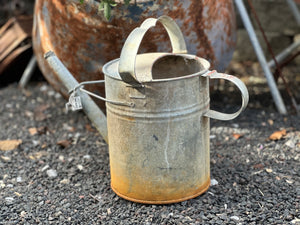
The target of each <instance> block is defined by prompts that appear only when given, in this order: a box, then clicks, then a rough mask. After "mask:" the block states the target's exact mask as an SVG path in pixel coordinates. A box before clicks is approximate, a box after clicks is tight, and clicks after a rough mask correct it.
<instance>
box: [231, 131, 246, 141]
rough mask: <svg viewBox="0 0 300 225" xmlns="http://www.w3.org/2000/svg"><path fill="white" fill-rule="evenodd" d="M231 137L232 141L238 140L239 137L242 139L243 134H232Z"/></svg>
mask: <svg viewBox="0 0 300 225" xmlns="http://www.w3.org/2000/svg"><path fill="white" fill-rule="evenodd" d="M232 136H233V137H234V139H236V140H238V139H240V138H241V137H243V136H244V135H243V134H237V133H233V134H232Z"/></svg>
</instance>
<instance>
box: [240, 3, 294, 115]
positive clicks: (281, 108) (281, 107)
mask: <svg viewBox="0 0 300 225" xmlns="http://www.w3.org/2000/svg"><path fill="white" fill-rule="evenodd" d="M286 1H287V3H288V5H289V7H290V8H291V10H292V13H293V15H294V17H295V19H296V21H297V24H298V25H300V13H299V10H298V8H297V5H296V4H295V2H294V0H286ZM235 4H236V6H237V9H238V11H239V13H240V16H241V19H242V21H243V24H244V26H245V28H246V30H247V32H248V35H249V38H250V41H251V43H252V46H253V48H254V51H255V53H256V56H257V58H258V61H259V63H260V65H261V67H262V69H263V71H264V74H265V77H266V79H267V82H268V85H269V87H270V91H271V95H272V97H273V100H274V102H275V105H276V108H277V110H278V112H279V113H281V114H287V110H286V107H285V104H284V102H283V100H282V97H281V95H280V92H279V90H278V88H277V85H276V82H275V79H274V77H273V74H272V72H271V68H272V67H274V66H275V62H274V60H271V61H269V62H267V60H266V57H265V55H264V52H263V50H262V48H261V46H260V44H259V41H258V39H257V36H256V33H255V30H254V28H253V26H252V23H251V20H250V17H249V14H248V12H247V10H246V8H245V5H244V2H243V0H235ZM299 45H300V41H299V42H296V43H293V44H291V45H290V46H288V47H287V48H286V49H284V50H283V51H282V52H281V53H280V54H278V55H277V56H276V60H277V61H278V62H282V61H283V60H284V59H285V58H286V57H287V56H289V55H290V54H291V53H292V51H293V50H294V49H296V48H297V47H298V46H299Z"/></svg>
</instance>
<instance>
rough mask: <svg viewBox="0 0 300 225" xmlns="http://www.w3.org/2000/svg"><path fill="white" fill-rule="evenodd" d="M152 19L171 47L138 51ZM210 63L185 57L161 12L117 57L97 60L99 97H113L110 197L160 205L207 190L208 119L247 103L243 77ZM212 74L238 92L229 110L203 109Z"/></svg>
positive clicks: (109, 111) (176, 33)
mask: <svg viewBox="0 0 300 225" xmlns="http://www.w3.org/2000/svg"><path fill="white" fill-rule="evenodd" d="M157 21H159V22H160V23H161V24H162V25H163V27H164V28H165V29H166V31H167V33H168V35H169V38H170V41H171V45H172V49H173V52H172V53H164V52H163V53H144V54H137V52H138V49H139V46H140V43H141V41H142V39H143V38H144V36H145V34H146V32H147V31H148V30H149V29H150V28H151V27H154V26H155V25H156V23H157ZM209 67H210V63H209V62H208V61H207V60H205V59H203V58H199V57H197V56H195V55H190V54H187V50H186V45H185V41H184V37H183V35H182V33H181V31H180V29H179V27H178V26H177V24H176V23H175V22H174V21H173V20H172V19H171V18H170V17H167V16H162V17H159V18H158V19H154V18H149V19H147V20H145V21H144V22H143V23H142V25H141V26H140V27H138V28H136V29H134V30H133V31H132V32H131V34H130V35H129V37H128V38H127V40H126V42H125V44H124V46H123V49H122V52H121V56H120V58H119V59H115V60H113V61H110V62H108V63H107V64H105V65H104V67H103V72H104V74H105V85H106V87H105V89H106V98H107V99H109V100H110V101H113V102H107V103H106V109H107V126H108V141H109V155H110V172H111V187H112V189H113V190H114V192H115V193H116V194H117V195H119V196H121V197H122V198H125V199H127V200H131V201H134V202H140V203H148V204H167V203H174V202H180V201H184V200H187V199H190V198H194V197H196V196H198V195H200V194H201V193H203V192H205V191H206V190H207V189H208V188H209V185H210V157H209V118H215V119H221V120H229V119H233V118H235V117H236V116H238V115H239V114H240V113H241V111H242V110H243V109H244V108H245V107H246V105H247V103H248V92H247V89H246V87H245V85H244V84H243V83H242V81H240V80H239V79H238V78H236V77H234V76H231V75H227V74H220V73H217V72H216V71H209V70H208V69H209ZM219 78H220V79H226V80H229V81H231V82H233V83H234V84H235V85H236V86H237V88H238V89H239V90H240V91H241V94H242V106H241V108H240V110H238V111H237V112H236V113H233V114H225V113H221V112H216V111H213V110H211V109H209V104H210V98H209V79H219ZM114 102H115V103H114ZM118 102H123V103H124V104H118ZM125 103H126V104H125Z"/></svg>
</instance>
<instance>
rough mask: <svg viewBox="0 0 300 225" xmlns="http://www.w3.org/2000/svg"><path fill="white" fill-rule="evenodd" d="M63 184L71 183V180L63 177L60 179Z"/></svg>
mask: <svg viewBox="0 0 300 225" xmlns="http://www.w3.org/2000/svg"><path fill="white" fill-rule="evenodd" d="M60 183H61V184H69V183H70V180H69V179H63V180H61V181H60Z"/></svg>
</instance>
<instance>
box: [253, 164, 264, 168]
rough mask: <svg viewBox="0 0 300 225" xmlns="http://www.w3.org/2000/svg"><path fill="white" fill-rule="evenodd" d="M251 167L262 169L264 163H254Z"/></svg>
mask: <svg viewBox="0 0 300 225" xmlns="http://www.w3.org/2000/svg"><path fill="white" fill-rule="evenodd" d="M253 168H254V169H263V168H264V165H263V164H261V163H259V164H255V165H253Z"/></svg>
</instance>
